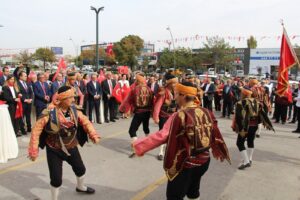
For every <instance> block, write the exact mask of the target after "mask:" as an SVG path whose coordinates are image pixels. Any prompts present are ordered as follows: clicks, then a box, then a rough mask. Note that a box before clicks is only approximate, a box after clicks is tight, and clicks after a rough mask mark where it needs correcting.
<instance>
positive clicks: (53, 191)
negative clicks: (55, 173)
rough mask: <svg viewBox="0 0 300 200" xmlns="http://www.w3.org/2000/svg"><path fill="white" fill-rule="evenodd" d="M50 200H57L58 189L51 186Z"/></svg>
mask: <svg viewBox="0 0 300 200" xmlns="http://www.w3.org/2000/svg"><path fill="white" fill-rule="evenodd" d="M50 190H51V200H58V193H59V187H58V188H56V187H53V186H51V189H50Z"/></svg>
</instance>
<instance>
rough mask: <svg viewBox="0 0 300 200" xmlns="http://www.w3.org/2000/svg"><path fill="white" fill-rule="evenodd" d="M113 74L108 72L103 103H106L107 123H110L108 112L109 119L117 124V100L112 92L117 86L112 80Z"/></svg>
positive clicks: (103, 84) (105, 115) (103, 89)
mask: <svg viewBox="0 0 300 200" xmlns="http://www.w3.org/2000/svg"><path fill="white" fill-rule="evenodd" d="M111 76H112V75H111V73H110V72H108V73H107V74H106V79H105V80H104V81H103V82H102V92H103V101H104V119H105V122H106V123H109V120H108V112H109V118H110V121H111V122H116V119H117V118H116V115H115V106H116V104H117V103H116V100H115V98H114V97H113V96H112V92H113V90H114V87H115V86H116V81H115V80H113V79H112V78H111Z"/></svg>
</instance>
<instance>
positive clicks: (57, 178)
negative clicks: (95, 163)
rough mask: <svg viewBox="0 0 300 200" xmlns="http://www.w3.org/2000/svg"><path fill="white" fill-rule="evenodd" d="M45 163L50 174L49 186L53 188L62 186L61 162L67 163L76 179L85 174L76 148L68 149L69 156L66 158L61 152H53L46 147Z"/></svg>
mask: <svg viewBox="0 0 300 200" xmlns="http://www.w3.org/2000/svg"><path fill="white" fill-rule="evenodd" d="M46 152H47V161H48V167H49V173H50V184H51V185H52V186H53V187H56V188H57V187H60V186H61V184H62V172H63V169H62V167H63V161H66V162H67V163H69V165H71V166H72V169H73V171H74V173H75V175H76V176H77V177H81V176H83V175H84V174H85V171H86V170H85V166H84V164H83V162H82V159H81V156H80V153H79V151H78V148H77V147H74V148H73V149H68V152H69V153H70V154H71V156H67V155H66V154H65V153H64V152H63V151H61V150H54V149H52V148H50V147H48V146H46Z"/></svg>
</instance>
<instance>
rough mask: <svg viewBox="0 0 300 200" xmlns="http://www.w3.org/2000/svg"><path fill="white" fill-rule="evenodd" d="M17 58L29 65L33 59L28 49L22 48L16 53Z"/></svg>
mask: <svg viewBox="0 0 300 200" xmlns="http://www.w3.org/2000/svg"><path fill="white" fill-rule="evenodd" d="M17 60H18V61H19V62H21V63H23V64H25V65H29V64H30V63H31V61H32V60H33V55H32V54H31V53H29V52H28V50H24V51H21V52H20V53H19V54H18V55H17Z"/></svg>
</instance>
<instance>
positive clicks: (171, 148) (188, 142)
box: [132, 83, 230, 200]
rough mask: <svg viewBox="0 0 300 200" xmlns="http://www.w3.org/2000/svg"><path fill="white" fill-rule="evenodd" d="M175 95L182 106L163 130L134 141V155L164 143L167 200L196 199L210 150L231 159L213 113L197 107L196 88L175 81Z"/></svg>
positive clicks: (219, 156)
mask: <svg viewBox="0 0 300 200" xmlns="http://www.w3.org/2000/svg"><path fill="white" fill-rule="evenodd" d="M175 98H176V102H177V104H178V106H179V107H180V108H181V109H180V110H179V111H178V112H175V113H174V114H173V115H172V116H171V117H169V119H168V120H167V122H166V123H165V125H164V127H163V129H162V130H160V131H159V132H157V133H154V134H150V135H149V136H148V137H147V138H143V139H140V140H137V141H134V142H133V144H132V146H133V148H134V150H135V153H136V155H138V156H142V155H143V154H144V153H146V152H147V151H150V150H151V149H154V148H156V147H158V146H159V145H161V144H164V143H167V148H166V153H165V160H164V169H165V171H166V175H167V177H168V179H169V181H168V184H167V200H173V199H176V200H183V199H184V197H185V196H187V197H188V199H194V200H198V199H199V198H200V191H199V190H200V182H201V177H202V176H203V175H204V174H205V172H206V171H207V170H208V167H209V163H210V153H209V149H210V148H211V149H212V153H213V156H214V158H216V159H219V160H221V161H223V160H224V159H227V160H228V161H229V162H230V158H229V153H228V149H227V146H226V144H225V142H224V140H223V137H222V135H221V133H220V131H219V129H218V126H217V120H216V119H215V117H214V115H213V114H212V112H210V111H209V110H207V109H205V108H201V107H199V100H198V98H197V88H195V87H194V86H193V84H191V83H183V84H177V85H176V89H175Z"/></svg>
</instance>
